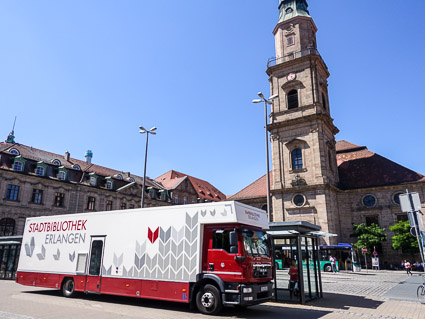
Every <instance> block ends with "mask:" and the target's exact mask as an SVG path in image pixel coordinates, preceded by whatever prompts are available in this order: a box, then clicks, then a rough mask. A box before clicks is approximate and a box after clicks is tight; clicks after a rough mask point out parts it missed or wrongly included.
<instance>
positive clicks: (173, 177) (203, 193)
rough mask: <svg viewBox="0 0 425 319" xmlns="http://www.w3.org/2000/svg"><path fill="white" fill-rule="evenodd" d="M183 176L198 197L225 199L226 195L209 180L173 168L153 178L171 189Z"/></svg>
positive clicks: (213, 199)
mask: <svg viewBox="0 0 425 319" xmlns="http://www.w3.org/2000/svg"><path fill="white" fill-rule="evenodd" d="M185 178H188V179H189V181H190V183H191V184H192V186H193V188H194V189H195V190H196V193H197V194H198V196H199V198H203V199H207V200H209V201H216V202H218V201H222V200H225V199H226V195H224V194H223V193H222V192H220V191H219V190H218V189H217V188H215V187H214V186H213V185H211V184H210V183H209V182H207V181H204V180H202V179H199V178H196V177H193V176H190V175H187V174H183V173H180V172H177V171H174V170H171V171H168V172H167V173H165V174H162V175H161V176H159V177H157V178H155V180H156V181H157V182H160V183H161V184H162V185H163V186H164V187H165V188H166V189H168V190H172V189H174V188H175V187H177V186H178V184H180V183H181V182H182V181H183V180H184V179H185Z"/></svg>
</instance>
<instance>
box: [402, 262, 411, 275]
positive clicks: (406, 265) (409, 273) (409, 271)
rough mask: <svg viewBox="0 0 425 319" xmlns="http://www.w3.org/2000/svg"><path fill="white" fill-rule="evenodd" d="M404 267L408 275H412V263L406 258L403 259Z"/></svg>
mask: <svg viewBox="0 0 425 319" xmlns="http://www.w3.org/2000/svg"><path fill="white" fill-rule="evenodd" d="M404 269H406V273H407V275H408V276H409V275H410V276H413V275H412V265H411V264H410V263H409V262H408V261H407V260H405V261H404Z"/></svg>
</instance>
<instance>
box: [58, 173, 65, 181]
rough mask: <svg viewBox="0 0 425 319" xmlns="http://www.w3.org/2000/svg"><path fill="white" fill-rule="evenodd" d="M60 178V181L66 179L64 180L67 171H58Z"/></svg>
mask: <svg viewBox="0 0 425 319" xmlns="http://www.w3.org/2000/svg"><path fill="white" fill-rule="evenodd" d="M58 180H60V181H64V180H66V172H64V171H59V172H58Z"/></svg>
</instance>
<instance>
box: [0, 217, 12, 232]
mask: <svg viewBox="0 0 425 319" xmlns="http://www.w3.org/2000/svg"><path fill="white" fill-rule="evenodd" d="M14 231H15V220H13V219H12V218H3V219H1V220H0V236H12V235H13V232H14Z"/></svg>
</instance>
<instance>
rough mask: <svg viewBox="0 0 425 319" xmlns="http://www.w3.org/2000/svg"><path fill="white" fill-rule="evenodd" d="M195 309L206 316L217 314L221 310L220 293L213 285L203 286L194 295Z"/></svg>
mask: <svg viewBox="0 0 425 319" xmlns="http://www.w3.org/2000/svg"><path fill="white" fill-rule="evenodd" d="M196 307H197V308H198V310H199V311H200V312H202V313H203V314H206V315H216V314H218V313H219V312H220V311H221V309H222V308H223V305H222V303H221V296H220V291H219V290H218V289H217V288H216V287H215V286H213V285H205V287H202V288H201V289H200V290H199V291H198V293H197V294H196Z"/></svg>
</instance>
